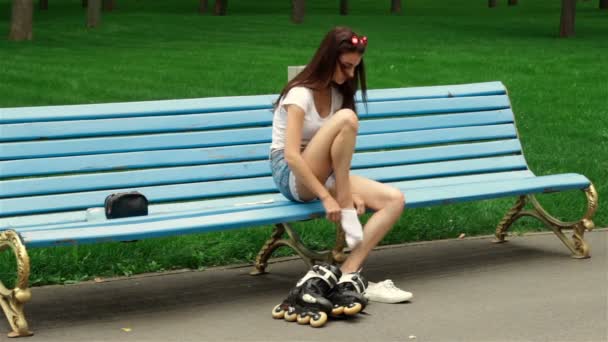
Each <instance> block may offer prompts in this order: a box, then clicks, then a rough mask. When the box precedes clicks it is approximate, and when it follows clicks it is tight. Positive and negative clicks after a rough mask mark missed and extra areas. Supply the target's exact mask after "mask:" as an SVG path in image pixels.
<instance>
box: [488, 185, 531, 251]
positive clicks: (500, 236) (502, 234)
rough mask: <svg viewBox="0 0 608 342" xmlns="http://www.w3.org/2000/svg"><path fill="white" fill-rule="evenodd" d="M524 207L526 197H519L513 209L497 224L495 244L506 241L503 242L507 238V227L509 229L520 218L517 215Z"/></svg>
mask: <svg viewBox="0 0 608 342" xmlns="http://www.w3.org/2000/svg"><path fill="white" fill-rule="evenodd" d="M525 206H526V196H519V198H518V199H517V202H515V205H514V206H513V208H511V210H509V211H508V212H507V214H506V215H505V217H503V219H502V220H501V221H500V222H499V223H498V226H497V227H496V234H495V236H496V239H495V240H494V242H495V243H502V242H507V240H505V238H506V237H507V230H508V229H509V227H511V225H512V224H513V222H515V221H516V220H517V219H518V218H519V217H520V216H519V214H520V213H521V210H522V209H523V208H524V207H525Z"/></svg>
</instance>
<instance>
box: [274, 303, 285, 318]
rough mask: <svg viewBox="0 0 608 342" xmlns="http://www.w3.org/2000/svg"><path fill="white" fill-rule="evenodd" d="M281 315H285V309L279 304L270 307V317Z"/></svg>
mask: <svg viewBox="0 0 608 342" xmlns="http://www.w3.org/2000/svg"><path fill="white" fill-rule="evenodd" d="M283 317H285V310H283V308H281V304H279V305H277V306H275V307H274V309H272V318H276V319H281V318H283Z"/></svg>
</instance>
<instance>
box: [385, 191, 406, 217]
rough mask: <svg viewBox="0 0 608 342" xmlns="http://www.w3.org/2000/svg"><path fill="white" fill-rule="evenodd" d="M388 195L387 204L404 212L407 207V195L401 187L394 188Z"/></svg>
mask: <svg viewBox="0 0 608 342" xmlns="http://www.w3.org/2000/svg"><path fill="white" fill-rule="evenodd" d="M387 195H388V196H387V201H386V205H387V206H390V207H392V208H395V209H396V210H399V212H402V211H403V209H404V208H405V195H404V194H403V192H401V190H399V189H396V188H392V189H391V190H390V191H389V193H388V194H387Z"/></svg>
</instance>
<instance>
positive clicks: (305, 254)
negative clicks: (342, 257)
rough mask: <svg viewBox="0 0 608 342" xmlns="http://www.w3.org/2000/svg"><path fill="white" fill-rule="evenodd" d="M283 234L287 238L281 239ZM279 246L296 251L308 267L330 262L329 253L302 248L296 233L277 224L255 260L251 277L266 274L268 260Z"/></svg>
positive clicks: (285, 224) (285, 226) (283, 224)
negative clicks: (319, 262) (320, 262)
mask: <svg viewBox="0 0 608 342" xmlns="http://www.w3.org/2000/svg"><path fill="white" fill-rule="evenodd" d="M284 233H287V235H288V238H287V239H282V238H281V237H282V236H283V234H284ZM281 246H289V247H291V248H292V249H293V250H295V251H296V253H298V254H299V255H300V257H302V261H304V263H306V265H307V266H308V267H312V265H313V264H314V263H315V261H331V258H332V254H331V253H323V254H321V253H316V252H313V251H311V250H309V249H308V248H306V246H304V244H303V243H302V240H301V239H300V236H299V235H298V233H296V231H295V230H293V228H291V227H290V226H289V225H288V224H287V223H279V224H277V225H276V227H275V230H274V231H273V233H272V235H271V236H270V239H268V241H266V243H265V244H264V246H263V247H262V249H261V250H260V252H259V253H258V256H257V257H256V260H255V265H254V266H255V269H254V270H253V271H252V272H250V274H251V275H259V274H264V273H266V267H267V266H268V259H269V258H270V256H271V255H272V252H274V250H275V249H277V248H279V247H281Z"/></svg>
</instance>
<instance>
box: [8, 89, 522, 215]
mask: <svg viewBox="0 0 608 342" xmlns="http://www.w3.org/2000/svg"><path fill="white" fill-rule="evenodd" d="M274 100H275V96H274V95H260V96H244V97H224V98H208V99H190V100H170V101H146V102H137V103H114V104H100V105H76V106H52V107H28V108H8V109H0V130H2V135H1V136H0V217H10V216H18V215H34V214H40V213H53V212H61V211H70V210H81V209H86V208H89V207H98V206H102V205H103V200H104V199H105V197H106V196H107V195H108V194H110V193H113V192H119V191H128V190H132V189H139V190H140V191H142V192H143V193H144V194H145V195H146V196H147V197H148V198H149V199H150V200H151V201H152V202H154V203H163V202H171V201H188V200H193V199H196V200H201V199H213V198H217V197H225V196H247V195H256V194H264V193H268V194H276V191H277V190H276V188H275V185H274V182H273V181H272V179H271V178H270V168H269V163H268V161H267V159H268V152H269V143H270V139H271V130H272V127H271V124H272V112H271V110H270V109H271V106H272V101H274ZM369 100H370V102H369V103H368V106H367V111H366V110H365V109H364V108H363V107H362V105H361V104H360V103H359V104H358V106H359V107H358V108H359V117H360V129H359V134H358V137H357V145H356V154H355V156H354V158H353V163H352V167H353V172H354V173H358V174H362V175H365V176H367V177H370V178H373V179H378V180H380V181H412V180H423V179H428V178H432V177H456V176H464V175H473V174H475V175H483V174H488V173H496V172H512V171H520V170H526V169H527V165H526V163H525V160H524V159H523V157H522V155H521V145H520V143H519V139H518V136H517V129H516V127H515V123H514V118H513V112H512V110H511V108H510V107H511V105H510V101H509V98H508V96H507V94H506V90H505V88H504V86H503V85H502V84H501V83H500V82H488V83H482V84H470V85H457V86H440V87H418V88H402V89H380V90H373V91H370V92H369Z"/></svg>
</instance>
